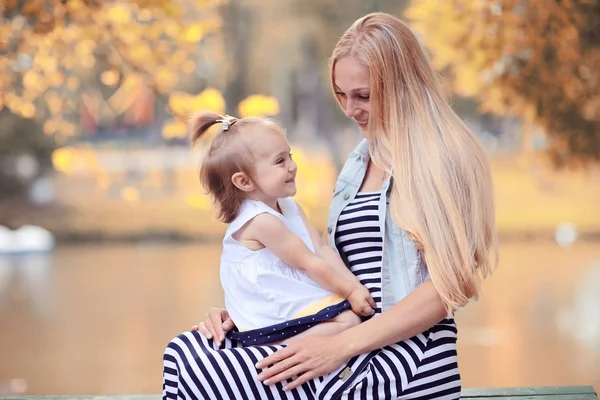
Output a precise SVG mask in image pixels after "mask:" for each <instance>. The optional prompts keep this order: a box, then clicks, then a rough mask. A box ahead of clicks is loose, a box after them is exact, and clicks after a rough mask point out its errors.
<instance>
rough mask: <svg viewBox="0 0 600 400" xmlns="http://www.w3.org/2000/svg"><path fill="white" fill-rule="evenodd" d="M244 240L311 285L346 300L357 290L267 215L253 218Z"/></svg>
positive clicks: (274, 218)
mask: <svg viewBox="0 0 600 400" xmlns="http://www.w3.org/2000/svg"><path fill="white" fill-rule="evenodd" d="M244 237H245V238H247V239H252V240H256V241H258V242H260V243H261V244H262V245H263V246H265V247H266V248H268V249H269V250H271V251H272V252H273V254H275V255H276V256H277V257H279V258H280V259H281V260H282V261H284V262H285V263H287V264H289V265H290V266H292V267H294V268H298V269H299V270H301V271H304V272H305V273H306V274H307V275H308V276H310V277H311V278H312V279H313V280H314V281H315V282H317V283H318V284H320V285H321V286H323V287H324V288H326V289H328V290H330V291H332V292H334V293H337V294H339V295H340V296H342V297H344V298H346V299H347V298H348V297H349V296H350V295H351V294H352V292H354V291H355V290H356V289H357V287H358V286H359V285H358V284H357V282H356V281H355V280H353V279H350V278H349V277H348V276H346V275H342V274H340V273H339V272H338V271H337V270H335V269H333V268H331V267H330V266H329V265H328V263H327V262H326V261H325V260H324V259H322V258H321V257H318V256H317V255H315V254H314V253H313V252H312V251H310V249H309V248H308V247H306V245H305V244H304V242H303V241H302V239H300V238H299V237H298V236H297V235H296V234H295V233H293V232H292V231H290V230H289V229H288V228H287V227H286V226H285V224H284V223H283V222H282V221H281V220H280V219H278V218H277V217H275V216H273V215H271V214H267V213H264V214H260V215H257V216H256V217H254V218H253V219H252V220H251V221H250V222H249V223H248V224H247V225H246V228H245V229H244Z"/></svg>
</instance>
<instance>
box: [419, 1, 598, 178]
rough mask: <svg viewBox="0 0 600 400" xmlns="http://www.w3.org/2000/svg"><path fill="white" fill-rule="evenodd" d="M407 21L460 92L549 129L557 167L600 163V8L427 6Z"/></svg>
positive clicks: (568, 4) (582, 4)
mask: <svg viewBox="0 0 600 400" xmlns="http://www.w3.org/2000/svg"><path fill="white" fill-rule="evenodd" d="M407 16H408V17H409V18H410V19H411V20H412V24H413V26H414V28H415V29H416V30H417V31H418V32H420V33H421V34H422V35H423V37H424V38H425V41H426V43H427V44H428V45H429V47H430V48H431V51H432V53H433V62H434V64H435V67H436V68H437V69H438V70H439V71H442V72H443V73H445V74H447V75H448V77H449V78H450V84H451V89H452V90H453V91H454V92H456V93H459V94H461V95H466V96H477V97H478V98H479V99H480V100H481V105H482V108H483V109H484V110H485V111H491V112H495V113H500V114H511V115H516V116H520V117H521V118H523V120H524V121H526V122H527V123H528V124H529V126H530V127H539V128H541V129H542V130H543V131H544V133H545V135H546V141H545V143H546V144H545V145H546V146H547V147H546V150H547V154H548V155H549V156H550V159H551V160H552V162H553V164H554V165H555V166H556V167H566V166H571V167H577V166H585V165H587V164H589V163H591V162H600V75H599V72H600V29H598V27H599V26H600V2H598V1H596V0H579V1H557V2H546V1H537V0H532V1H521V0H502V1H500V0H483V1H473V0H457V1H452V2H445V1H438V0H423V1H418V2H413V3H412V6H411V7H410V9H409V10H408V11H407ZM532 131H533V130H532ZM534 138H535V137H531V138H528V139H529V140H530V141H533V139H534ZM533 146H535V144H533Z"/></svg>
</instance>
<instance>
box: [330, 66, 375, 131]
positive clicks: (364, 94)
mask: <svg viewBox="0 0 600 400" xmlns="http://www.w3.org/2000/svg"><path fill="white" fill-rule="evenodd" d="M333 85H334V88H335V90H336V95H337V96H338V99H339V101H340V104H341V106H342V108H343V109H344V113H345V114H346V117H348V118H350V119H353V120H354V121H356V123H357V125H358V128H359V129H360V133H361V134H362V135H363V136H364V137H368V133H369V130H368V128H369V113H370V112H371V105H370V97H371V79H370V77H369V68H367V66H366V65H364V64H363V63H361V62H360V61H358V60H356V59H355V58H352V57H344V58H341V59H339V60H337V61H336V63H335V65H334V68H333Z"/></svg>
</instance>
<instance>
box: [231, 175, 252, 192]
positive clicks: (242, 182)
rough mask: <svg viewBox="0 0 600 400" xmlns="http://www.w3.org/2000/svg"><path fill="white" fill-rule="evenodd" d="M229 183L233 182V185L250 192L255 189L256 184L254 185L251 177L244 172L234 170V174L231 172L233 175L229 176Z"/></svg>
mask: <svg viewBox="0 0 600 400" xmlns="http://www.w3.org/2000/svg"><path fill="white" fill-rule="evenodd" d="M231 183H233V184H234V185H235V187H237V188H238V189H240V190H241V191H244V192H251V191H253V190H254V189H256V186H255V185H254V182H252V179H250V177H249V176H248V175H246V174H245V173H244V172H236V173H235V174H233V176H232V177H231Z"/></svg>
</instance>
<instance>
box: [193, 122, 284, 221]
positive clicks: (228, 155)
mask: <svg viewBox="0 0 600 400" xmlns="http://www.w3.org/2000/svg"><path fill="white" fill-rule="evenodd" d="M188 124H189V128H190V131H191V142H192V145H193V144H195V143H196V141H198V140H199V139H200V138H201V137H203V136H204V135H205V134H206V132H208V130H209V129H210V127H212V126H213V125H215V124H220V126H219V131H218V132H217V133H216V136H215V138H214V139H213V140H212V142H211V144H210V148H209V150H208V152H207V154H206V155H205V156H204V159H203V160H202V165H201V167H200V183H201V184H202V186H204V188H205V189H206V191H207V192H208V193H209V194H210V195H211V196H212V197H213V199H214V201H215V203H216V204H217V208H218V210H219V219H220V220H221V221H223V222H225V223H231V222H232V221H233V220H234V219H235V218H236V217H237V216H238V213H239V210H240V206H241V205H242V202H243V201H244V200H245V199H246V193H245V192H244V191H242V190H240V189H239V188H237V187H236V186H235V185H234V184H233V182H232V181H231V178H232V177H233V175H234V174H236V173H237V172H243V173H245V174H246V175H247V176H248V177H250V178H252V177H253V173H254V171H253V168H252V166H253V162H254V159H253V154H252V151H251V150H250V141H249V140H248V139H246V138H244V135H245V134H247V133H248V132H249V129H254V128H263V129H269V128H270V129H274V131H277V132H279V133H281V134H282V135H284V132H283V129H281V127H279V125H277V124H276V123H275V122H273V121H270V120H267V119H263V118H251V117H250V118H241V119H237V118H233V117H230V116H222V115H219V114H217V113H214V112H211V111H202V112H199V113H196V114H195V115H193V116H192V117H191V118H190V120H189V122H188Z"/></svg>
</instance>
